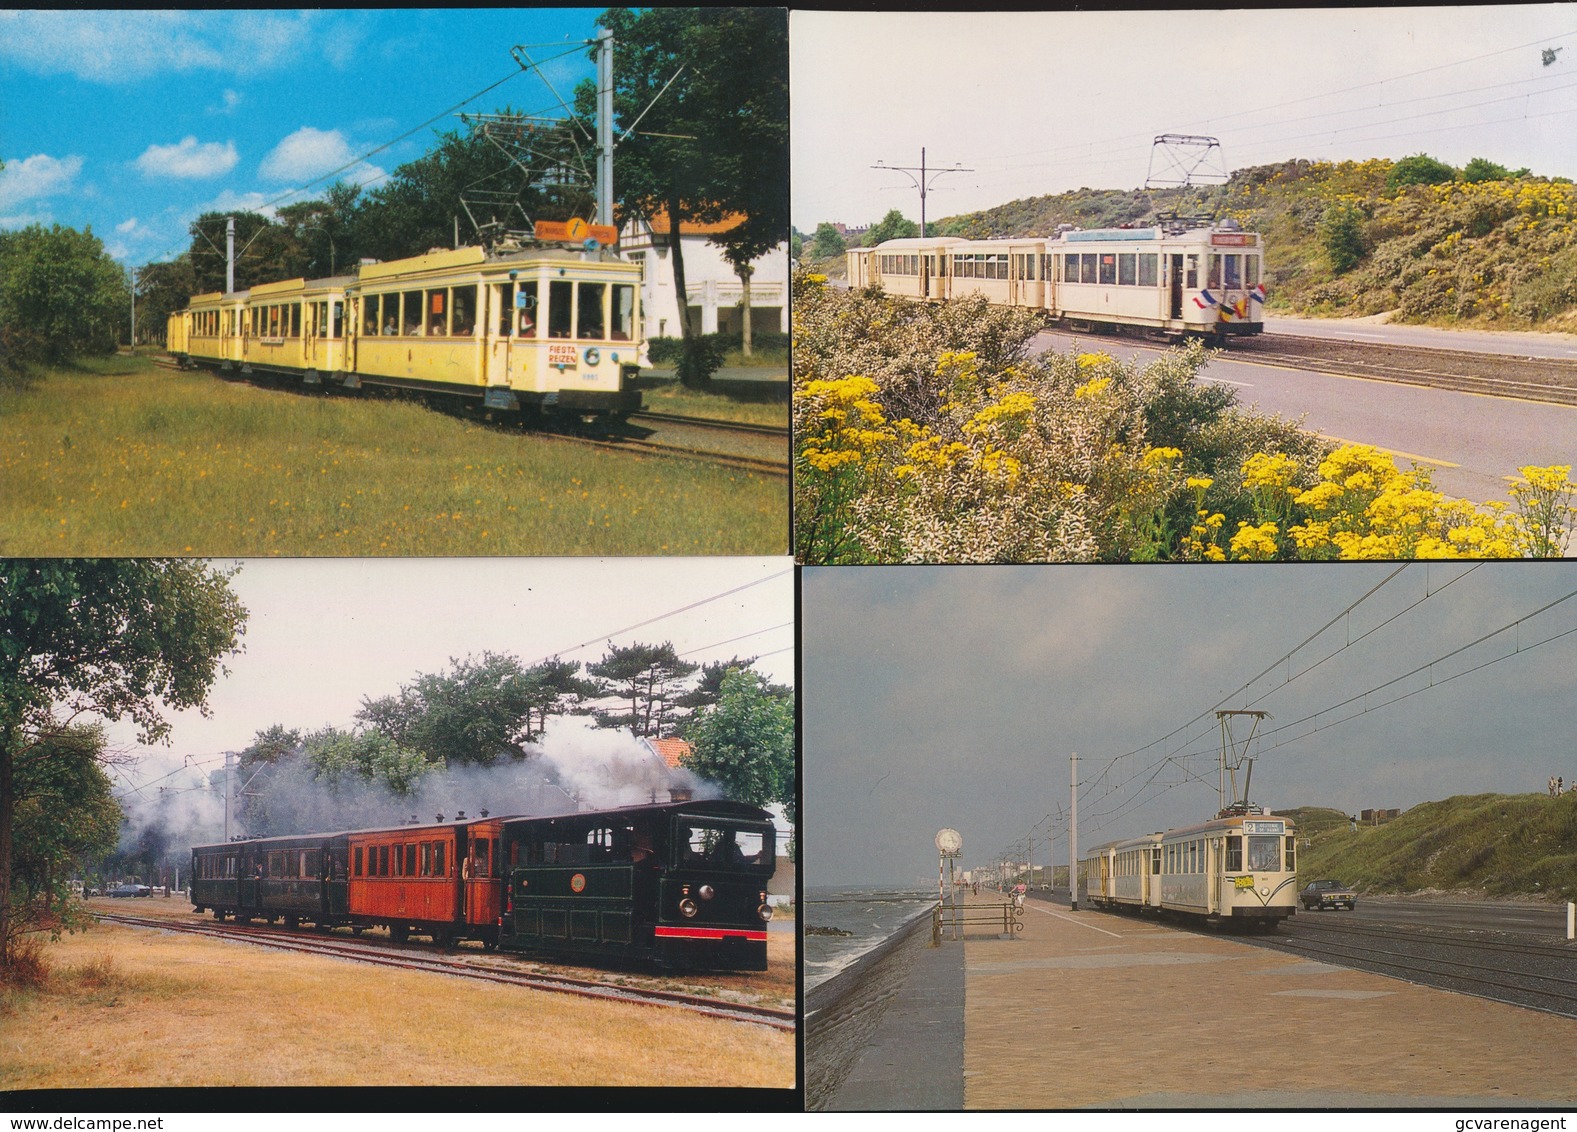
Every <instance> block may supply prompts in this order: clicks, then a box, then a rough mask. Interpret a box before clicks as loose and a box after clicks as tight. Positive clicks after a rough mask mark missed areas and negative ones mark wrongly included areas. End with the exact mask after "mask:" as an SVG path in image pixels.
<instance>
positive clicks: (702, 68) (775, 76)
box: [580, 8, 789, 386]
mask: <svg viewBox="0 0 1577 1132" xmlns="http://www.w3.org/2000/svg"><path fill="white" fill-rule="evenodd" d="M598 22H599V23H600V24H601V25H602V26H603V27H605V28H607V29H608V30H609V31H611V32H612V33H613V35H614V76H615V77H614V83H615V91H614V113H615V116H616V118H617V128H616V132H618V133H620V134H621V135H622V134H624V132H625V131H630V130H634V132H631V133H629V134H628V136H625V137H624V140H623V142H622V143H621V146H620V149H619V165H618V176H617V178H615V183H614V191H615V192H616V193H617V194H618V201H619V204H620V206H621V207H622V210H623V212H624V213H625V215H627V216H643V217H647V218H648V219H655V218H657V217H664V218H666V220H667V222H668V239H669V252H668V260H669V262H670V264H672V270H673V274H674V287H675V290H676V291H677V292H678V295H679V309H680V312H681V317H680V319H679V324H680V333H681V335H682V339H683V356H682V358H681V360H680V364H679V374H680V379H681V380H682V381H683V382H684V383H685V384H687V385H691V386H700V385H705V384H706V382H707V381H708V380H709V379H710V376H711V372H712V369H713V368H715V365H716V359H715V358H714V357H712V356H710V355H709V353H708V352H707V351H706V350H705V349H704V348H703V347H702V344H701V342H700V327H698V326H693V325H692V324H691V319H690V316H689V309H690V308H689V300H688V295H689V290H688V287H687V285H686V281H685V264H684V253H683V249H682V246H681V243H680V236H681V232H682V229H683V227H684V225H686V224H698V223H706V224H717V223H719V222H721V221H723V220H724V219H725V218H729V217H737V218H738V219H737V222H736V223H734V224H733V225H731V226H730V227H729V229H728V230H727V231H725V232H723V233H722V234H720V235H718V236H716V237H713V241H714V242H716V243H718V244H721V245H722V246H723V247H724V248H725V249H728V250H729V252H730V253H731V254H730V255H729V258H730V259H731V261H733V262H735V263H736V264H738V263H748V262H749V261H750V260H752V259H754V258H756V257H757V256H759V255H760V254H761V253H762V251H764V250H766V249H769V248H772V247H775V246H777V244H779V243H781V242H782V241H783V240H785V239H787V237H788V229H789V223H788V132H787V131H788V85H787V84H788V17H787V13H786V12H785V10H783V9H781V8H650V9H645V10H639V11H638V10H634V9H622V8H616V9H609V10H608V11H606V12H604V13H603V14H602V16H601V17H600V18H599V20H598ZM676 76H677V77H676ZM670 80H673V82H672V85H667V84H669V81H670ZM665 86H666V89H665ZM584 90H585V88H584V87H583V88H582V91H583V92H584ZM580 105H582V106H585V105H586V96H585V94H584V93H582V95H581V103H580ZM643 115H644V117H643ZM637 120H639V126H638V127H637V126H636V123H637Z"/></svg>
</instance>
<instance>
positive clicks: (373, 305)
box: [361, 295, 383, 338]
mask: <svg viewBox="0 0 1577 1132" xmlns="http://www.w3.org/2000/svg"><path fill="white" fill-rule="evenodd" d="M378 298H379V297H378V296H377V295H363V296H362V299H361V332H362V335H363V336H364V337H367V338H375V337H377V334H378V327H380V326H382V325H383V323H382V322H380V321H379V320H378Z"/></svg>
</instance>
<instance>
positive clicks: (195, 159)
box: [136, 135, 240, 180]
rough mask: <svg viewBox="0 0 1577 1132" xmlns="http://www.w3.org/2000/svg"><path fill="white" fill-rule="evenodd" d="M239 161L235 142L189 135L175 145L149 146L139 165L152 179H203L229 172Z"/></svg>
mask: <svg viewBox="0 0 1577 1132" xmlns="http://www.w3.org/2000/svg"><path fill="white" fill-rule="evenodd" d="M239 160H240V157H239V156H238V155H237V153H236V151H235V143H234V142H224V143H223V144H221V143H219V142H199V141H198V140H197V139H196V138H194V137H191V136H189V135H188V136H187V137H184V138H182V139H181V140H180V141H179V142H178V143H177V144H175V145H150V146H149V147H148V148H147V149H146V150H144V151H143V154H142V156H141V157H139V158H137V161H136V166H137V168H138V169H141V170H142V171H143V173H144V174H145V175H147V176H149V177H180V178H182V179H185V180H200V179H203V178H207V177H218V176H220V175H222V174H225V173H228V172H230V170H231V169H234V168H235V163H236V162H237V161H239Z"/></svg>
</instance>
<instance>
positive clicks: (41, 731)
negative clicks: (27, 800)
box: [0, 558, 246, 966]
mask: <svg viewBox="0 0 1577 1132" xmlns="http://www.w3.org/2000/svg"><path fill="white" fill-rule="evenodd" d="M230 577H231V574H230V573H226V572H222V571H218V570H214V569H212V568H211V567H209V566H207V565H206V564H204V563H202V562H198V561H195V560H192V559H130V558H104V559H44V560H34V559H9V560H0V965H4V966H9V964H10V962H11V957H12V948H13V947H14V945H15V943H16V942H17V933H16V932H15V931H13V928H12V920H11V917H10V905H11V876H12V862H13V861H14V860H15V856H14V841H13V835H14V832H15V819H16V801H17V794H16V782H17V769H18V767H19V766H22V765H24V764H34V763H37V762H39V761H41V760H45V759H47V758H48V757H49V754H48V752H50V751H51V750H58V748H54V747H51V745H50V744H51V742H52V741H53V740H54V739H56V738H57V737H59V736H61V735H63V734H64V733H66V732H67V731H68V730H69V729H70V727H71V726H72V724H73V723H74V722H75V721H76V720H77V719H79V718H80V717H83V716H97V717H99V718H101V719H106V720H114V719H123V718H124V719H130V720H131V721H132V722H133V723H135V724H136V725H137V728H138V738H139V740H140V741H141V742H144V743H152V742H155V741H157V740H160V739H163V738H164V737H165V736H166V735H167V734H168V733H169V730H170V725H169V723H168V722H167V721H166V720H165V718H164V711H165V710H172V711H180V710H184V709H187V708H197V709H198V710H200V711H202V712H203V713H204V714H207V711H208V691H209V689H210V688H211V687H212V686H213V682H214V681H215V680H216V679H217V678H218V677H219V675H220V674H221V673H222V672H223V671H224V669H223V668H222V666H221V663H220V662H221V659H222V658H223V657H225V656H227V655H229V654H230V653H233V652H236V651H237V650H238V649H239V647H240V639H241V635H242V633H243V632H244V630H245V625H246V610H245V609H244V608H243V607H242V606H241V603H240V601H239V600H238V599H237V598H236V596H235V594H233V593H232V592H231V591H230V587H229V579H230ZM28 773H29V774H32V773H36V770H35V768H34V767H32V766H31V765H29V768H28Z"/></svg>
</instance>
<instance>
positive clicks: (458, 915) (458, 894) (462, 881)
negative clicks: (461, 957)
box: [346, 818, 501, 945]
mask: <svg viewBox="0 0 1577 1132" xmlns="http://www.w3.org/2000/svg"><path fill="white" fill-rule="evenodd" d="M500 828H501V827H500V823H499V821H498V820H497V819H492V820H488V819H485V818H483V819H476V820H471V821H464V820H457V821H452V822H446V823H444V824H441V825H410V826H398V827H396V828H394V829H377V830H367V831H364V832H360V833H352V834H350V835H349V843H350V844H349V848H350V887H349V892H348V895H347V901H346V911H347V912H348V913H349V915H350V916H351V917H352V918H353V919H354V920H355V921H357V922H359V923H364V924H365V923H373V924H382V925H387V926H388V928H389V935H390V937H391V938H393V939H394V940H395V941H397V942H398V941H403V940H404V939H406V938H407V937H408V936H409V935H410V934H411V933H412V932H415V933H417V934H419V935H427V936H431V937H432V939H433V941H434V942H435V943H439V944H449V943H453V942H455V941H456V940H460V939H479V940H482V941H483V942H484V943H487V944H489V945H491V944H493V943H496V942H497V939H498V882H497V880H496V879H493V877H494V874H493V869H492V859H493V856H494V852H493V847H494V846H496V844H497V841H498V836H499V830H500Z"/></svg>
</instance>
